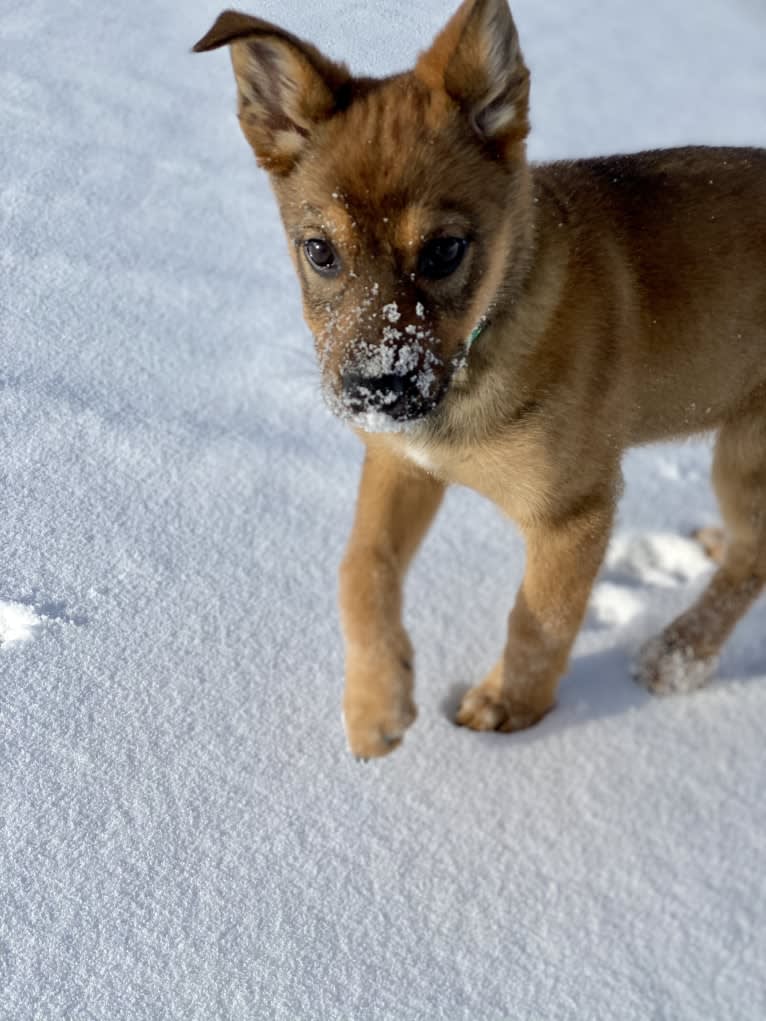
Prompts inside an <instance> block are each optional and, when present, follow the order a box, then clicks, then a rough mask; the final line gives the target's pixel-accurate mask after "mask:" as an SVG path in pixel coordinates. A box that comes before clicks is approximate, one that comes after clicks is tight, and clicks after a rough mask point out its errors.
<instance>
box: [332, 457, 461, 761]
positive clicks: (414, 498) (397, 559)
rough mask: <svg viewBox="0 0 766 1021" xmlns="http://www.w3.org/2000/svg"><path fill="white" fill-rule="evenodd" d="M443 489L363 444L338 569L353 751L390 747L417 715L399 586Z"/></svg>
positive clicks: (367, 753) (346, 713)
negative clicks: (356, 489)
mask: <svg viewBox="0 0 766 1021" xmlns="http://www.w3.org/2000/svg"><path fill="white" fill-rule="evenodd" d="M443 493H444V486H443V484H442V483H441V482H438V481H436V479H434V478H432V477H431V476H430V475H427V474H426V473H425V472H423V471H421V470H420V469H419V468H417V467H416V466H415V465H410V464H409V462H406V461H404V460H402V459H401V458H398V457H396V456H395V455H393V454H391V453H389V452H388V451H387V450H385V449H381V448H377V447H376V448H375V449H370V448H368V451H367V456H366V459H365V462H364V468H363V470H362V480H361V484H360V487H359V498H358V502H357V510H356V519H355V522H354V527H353V530H352V533H351V538H350V540H349V544H348V548H347V550H346V555H345V557H344V559H343V564H342V566H341V572H340V605H341V619H342V624H343V637H344V640H345V645H346V689H345V695H344V699H343V717H344V721H345V727H346V735H347V737H348V742H349V745H350V748H351V751H352V752H353V754H354V755H356V756H357V757H358V758H364V759H367V758H374V757H375V756H379V755H386V754H387V753H388V752H390V751H392V750H393V749H394V748H395V747H396V746H397V745H398V744H400V743H401V740H402V736H403V734H404V731H405V730H406V729H407V727H409V726H410V724H411V723H412V722H413V720H414V719H415V715H416V710H415V704H414V702H413V698H412V694H413V681H414V674H413V662H412V660H413V655H412V646H411V644H410V640H409V637H408V635H407V632H406V631H405V629H404V627H403V625H402V586H403V582H404V575H405V572H406V569H407V566H408V564H409V562H410V560H411V559H412V556H413V554H414V553H415V550H416V549H417V547H418V545H419V543H420V540H421V539H422V537H423V536H424V535H425V533H426V530H427V528H428V526H429V524H430V523H431V521H432V519H433V517H434V514H435V513H436V511H437V509H438V507H439V504H440V502H441V498H442V495H443Z"/></svg>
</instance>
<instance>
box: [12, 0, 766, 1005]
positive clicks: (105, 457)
mask: <svg viewBox="0 0 766 1021" xmlns="http://www.w3.org/2000/svg"><path fill="white" fill-rule="evenodd" d="M221 6H223V5H221ZM253 6H254V9H255V10H256V13H258V14H259V15H261V16H263V17H265V18H269V19H271V20H274V21H278V22H281V23H283V24H284V25H285V26H286V27H288V28H290V29H291V30H293V31H296V32H298V33H301V34H303V35H305V36H308V37H310V38H311V39H313V40H314V41H315V42H317V43H318V44H319V45H320V46H322V47H324V48H325V49H326V50H328V51H329V52H330V54H331V55H332V56H335V57H338V58H341V59H348V60H349V61H350V62H351V64H352V65H353V67H355V68H356V69H357V70H360V71H368V72H372V73H385V72H388V71H393V70H395V69H397V68H399V67H402V66H406V65H408V64H409V63H410V62H411V60H412V58H413V57H414V55H415V53H416V51H417V49H418V48H419V47H421V46H422V45H423V44H424V43H425V42H426V41H427V40H428V39H429V38H430V36H432V35H433V34H434V33H435V32H436V31H437V29H438V28H439V27H440V26H441V23H442V22H443V21H444V20H445V18H446V16H447V14H448V13H449V11H450V6H451V5H445V4H444V3H443V2H441V0H423V2H421V3H418V4H413V3H410V2H405V0H380V2H376V3H371V4H348V3H342V2H341V0H323V3H321V4H313V3H312V4H306V3H304V2H298V0H279V2H277V0H270V2H267V0H260V2H259V3H258V4H254V5H253ZM218 10H219V6H218V5H216V4H215V3H213V0H189V2H187V3H183V4H180V3H177V2H171V0H157V2H156V3H154V4H152V5H151V8H149V7H147V6H146V5H143V6H142V5H135V4H106V5H98V6H96V5H94V4H93V3H92V2H87V3H86V2H85V0H61V2H59V3H54V2H53V0H27V2H25V3H24V4H18V3H17V4H8V3H6V4H5V5H4V6H3V8H2V10H0V44H1V46H2V60H1V61H0V166H1V167H2V173H0V223H1V224H2V230H1V231H0V343H1V345H2V359H1V360H0V423H1V425H2V436H3V442H2V444H0V473H1V475H2V488H0V510H1V512H2V513H1V515H0V520H2V533H1V534H2V547H1V549H2V574H1V575H0V577H1V579H2V580H1V581H0V795H1V798H0V805H1V808H0V1018H2V1019H9V1021H11V1019H12V1021H26V1019H33V1018H34V1019H46V1021H47V1019H59V1018H76V1019H78V1021H83V1019H91V1018H93V1019H108V1021H118V1019H127V1021H144V1019H147V1021H148V1019H151V1021H159V1019H166V1018H167V1019H179V1018H183V1019H185V1021H192V1019H200V1021H210V1019H217V1018H221V1019H253V1018H258V1019H261V1018H262V1019H268V1021H302V1019H322V1021H333V1019H337V1021H349V1019H364V1021H379V1019H392V1021H394V1019H395V1021H407V1019H424V1021H436V1019H449V1021H458V1019H466V1021H469V1019H470V1021H477V1019H481V1021H486V1019H508V1018H514V1019H534V1021H537V1019H541V1018H545V1019H546V1021H555V1019H562V1021H563V1019H567V1021H571V1019H573V1018H577V1019H604V1018H610V1019H619V1021H646V1019H647V1018H653V1019H657V1021H659V1019H673V1021H691V1019H699V1021H710V1019H713V1018H715V1019H719V1018H721V1019H723V1018H736V1019H738V1021H762V1019H763V1018H764V1017H766V980H765V979H764V975H766V884H765V883H764V861H765V860H766V799H764V797H763V789H764V783H766V766H765V765H764V754H763V747H764V745H763V721H764V719H766V629H765V628H764V601H763V600H761V601H759V603H758V604H757V605H756V606H755V607H754V608H753V610H752V611H751V613H750V615H749V616H748V618H747V619H746V620H745V621H744V622H743V624H742V625H741V627H740V628H739V629H738V630H737V632H736V634H735V636H734V638H733V639H732V641H731V642H730V644H729V645H728V646H727V648H726V651H725V653H724V655H723V657H722V661H721V665H720V670H719V673H718V676H717V679H716V680H714V681H713V683H712V684H710V685H709V686H708V687H706V688H705V689H704V690H702V691H700V692H699V693H696V694H694V695H691V696H688V697H674V698H667V699H655V698H652V697H651V696H649V695H648V694H647V693H646V692H644V691H643V690H642V689H641V688H640V687H638V686H637V685H636V684H635V683H634V682H633V681H632V680H631V679H630V676H629V665H630V662H631V660H632V658H633V656H634V655H635V652H636V650H637V649H638V648H639V647H640V646H641V645H642V644H643V643H644V642H645V641H646V640H647V639H648V638H649V637H650V636H651V635H653V634H655V633H656V632H657V631H658V630H659V629H660V628H661V627H662V626H663V625H664V624H665V623H667V622H668V621H669V620H670V619H671V617H672V616H673V614H674V613H676V612H678V611H679V610H680V609H681V608H683V607H685V606H687V605H688V604H689V602H690V601H691V599H692V598H693V597H694V596H695V595H696V593H697V592H698V591H699V589H700V587H701V586H702V585H703V584H704V581H705V578H706V577H707V576H708V573H709V570H710V569H709V567H708V566H707V565H706V564H705V563H703V562H702V561H701V560H700V557H699V554H698V553H697V551H696V549H695V547H694V546H693V544H691V542H690V541H689V540H687V539H686V538H684V536H685V535H686V534H688V532H689V531H690V530H691V529H692V528H693V527H695V526H698V525H705V524H713V523H715V521H716V518H717V514H716V509H715V504H714V502H713V497H712V493H711V490H710V487H709V483H708V480H707V475H708V469H709V462H710V447H709V443H707V442H699V443H690V444H684V445H669V446H664V447H653V448H646V449H642V450H638V451H634V452H632V453H631V454H630V455H629V456H628V457H627V459H626V464H625V474H626V480H627V488H626V494H625V497H624V499H623V502H622V505H621V512H620V518H619V521H618V524H617V529H616V533H615V538H614V543H613V545H612V549H611V553H610V557H609V560H608V562H607V564H606V565H605V567H604V571H603V573H602V576H601V578H600V580H599V583H598V585H597V587H596V591H595V593H594V597H593V601H592V607H591V611H590V615H589V617H588V619H587V621H586V623H585V625H584V628H583V631H582V634H581V636H580V639H579V641H578V644H577V647H576V651H575V656H574V658H573V661H572V664H571V667H570V670H569V672H568V675H567V677H566V678H565V680H564V682H563V685H562V689H561V697H560V701H559V705H558V707H557V709H556V710H555V712H553V713H552V714H551V715H550V716H549V717H547V718H546V719H545V720H544V721H543V723H541V724H540V725H539V726H538V727H536V728H534V729H533V730H530V731H528V732H526V733H523V734H518V735H513V736H505V735H495V734H485V735H477V734H474V733H469V732H467V731H464V730H460V729H458V728H456V727H454V726H453V724H452V723H451V716H452V714H453V713H454V710H455V708H456V705H457V702H458V699H459V695H460V692H461V691H462V690H464V689H465V686H466V685H467V684H469V683H470V682H473V681H475V680H477V679H479V678H480V677H481V676H482V674H483V673H484V672H485V671H486V670H487V669H488V668H489V667H490V665H491V664H492V662H493V660H494V659H495V657H496V656H497V655H498V653H499V651H500V648H501V644H502V640H503V635H504V630H505V616H506V613H507V610H508V608H509V606H510V604H511V601H512V598H513V593H514V589H515V586H516V585H517V584H518V582H519V579H520V577H521V570H522V562H523V551H522V547H521V543H520V540H519V538H518V536H517V534H516V533H515V531H514V530H513V528H512V527H511V526H510V525H509V524H508V523H507V522H505V521H504V520H503V519H502V518H501V516H500V515H499V513H498V512H497V511H496V510H495V509H494V508H492V507H490V506H488V505H487V504H486V503H484V502H483V501H482V500H481V499H480V498H479V497H477V496H476V495H474V494H472V493H469V492H465V491H455V492H452V493H451V494H450V495H449V497H448V499H447V502H446V506H445V508H444V511H443V512H442V515H441V518H440V520H439V521H438V523H437V525H436V527H435V530H434V532H433V534H432V535H431V536H430V537H429V538H428V540H427V541H426V544H425V548H424V550H423V552H422V554H421V556H420V557H419V559H418V562H417V564H416V565H415V568H414V571H413V575H412V578H411V581H410V583H409V586H408V604H407V613H408V620H409V622H410V626H411V632H412V637H413V640H414V642H415V646H416V648H417V650H418V660H417V666H418V701H419V706H420V716H419V719H418V721H417V723H416V725H415V726H414V728H413V729H412V730H411V731H410V732H409V733H408V735H407V737H406V740H405V742H404V744H403V746H402V747H401V748H400V749H399V750H398V751H397V752H396V753H395V754H394V755H393V756H392V757H391V758H389V759H386V760H382V761H379V762H374V763H371V764H368V765H366V766H364V767H362V766H360V765H358V764H357V763H356V762H354V761H353V760H352V759H351V757H350V756H349V755H348V754H347V753H346V749H345V740H344V735H343V729H342V726H341V724H340V721H339V706H340V694H341V676H342V650H341V644H340V639H339V632H338V625H337V618H336V609H335V591H336V590H335V584H336V583H335V570H336V565H337V563H338V561H339V559H340V556H341V552H342V549H343V545H344V541H345V538H346V535H347V532H348V529H349V525H350V521H351V515H352V510H353V500H354V493H355V488H356V481H357V475H358V469H359V464H360V458H361V447H360V445H359V443H358V441H357V440H356V439H355V437H354V436H353V435H352V433H351V432H350V430H348V429H347V428H345V427H344V426H343V425H342V423H339V422H337V421H336V420H334V419H333V418H332V417H331V416H330V415H329V413H328V412H327V410H326V409H325V407H324V405H323V403H322V400H321V397H320V386H319V372H318V370H317V367H316V365H315V359H314V355H313V353H312V344H311V339H310V337H309V336H308V333H307V330H306V328H305V327H304V326H303V324H302V320H301V312H300V297H299V293H298V285H297V282H296V280H295V277H294V274H293V271H292V269H291V267H290V263H289V258H288V255H287V248H286V242H285V240H284V238H283V236H282V233H281V225H280V222H279V217H278V213H277V210H276V207H275V205H274V202H273V198H272V195H271V193H270V191H269V186H268V182H267V180H266V178H265V177H264V175H263V174H261V173H259V172H257V171H256V168H255V166H254V162H253V159H252V157H251V155H250V154H249V153H248V151H247V149H246V146H245V144H244V142H243V140H242V139H241V138H240V136H239V133H238V129H237V123H236V118H235V115H234V87H233V83H232V80H231V70H230V67H229V61H228V57H227V55H226V54H225V53H218V54H213V55H206V56H194V57H192V56H191V55H190V54H189V52H188V49H189V47H190V45H191V44H192V43H193V42H194V40H195V39H196V38H198V37H199V36H200V35H201V34H202V33H203V32H204V31H205V30H206V29H207V28H208V26H209V25H210V23H211V22H212V20H213V18H214V17H215V15H216V14H217V13H218ZM514 14H515V18H516V22H517V25H518V28H519V33H520V37H521V42H522V47H523V50H524V53H525V56H526V58H527V60H528V63H529V65H530V67H531V69H532V73H533V91H532V95H533V122H534V135H533V140H532V143H531V151H532V154H533V155H534V156H535V157H538V158H539V157H558V156H575V155H581V154H582V155H586V154H592V153H597V152H607V151H615V150H630V149H637V148H644V147H653V146H659V145H671V144H676V143H678V144H680V143H687V142H708V143H749V144H764V143H765V142H766V101H764V100H765V99H766V95H765V94H764V93H765V88H764V87H765V86H766V48H765V47H764V45H763V39H764V31H766V11H764V8H763V5H762V3H759V2H755V0H705V2H704V3H699V2H697V0H672V2H668V0H645V2H644V3H641V4H636V3H635V2H634V0H612V3H610V4H602V3H596V2H595V0H566V2H565V0H549V2H547V3H540V2H539V0H518V2H517V3H516V4H515V5H514ZM391 325H395V324H393V323H392V324H391Z"/></svg>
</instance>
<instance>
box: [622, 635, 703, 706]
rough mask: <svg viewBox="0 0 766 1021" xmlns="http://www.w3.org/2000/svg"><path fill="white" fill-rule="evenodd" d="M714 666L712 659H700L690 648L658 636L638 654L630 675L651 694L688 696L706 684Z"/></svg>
mask: <svg viewBox="0 0 766 1021" xmlns="http://www.w3.org/2000/svg"><path fill="white" fill-rule="evenodd" d="M717 664H718V658H717V657H716V656H712V657H709V658H707V659H700V658H699V657H698V656H695V655H694V652H693V650H692V649H690V648H684V647H681V646H679V645H678V644H677V643H675V642H673V641H672V639H670V638H668V637H665V636H664V635H660V636H659V637H658V638H652V639H651V641H649V642H647V643H646V645H645V646H644V647H643V649H642V650H641V652H640V653H639V657H638V661H637V662H636V664H635V666H634V667H633V676H634V678H635V679H636V681H637V682H638V683H639V684H640V685H641V686H642V687H644V688H646V689H647V691H650V692H651V693H652V694H653V695H688V694H689V693H690V692H692V691H697V690H698V689H699V688H702V687H704V686H705V685H706V684H707V683H708V681H709V680H710V678H711V677H712V676H713V674H714V673H715V668H716V666H717Z"/></svg>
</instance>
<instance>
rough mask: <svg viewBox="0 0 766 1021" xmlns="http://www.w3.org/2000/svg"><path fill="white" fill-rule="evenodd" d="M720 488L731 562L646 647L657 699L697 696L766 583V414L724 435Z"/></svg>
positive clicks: (756, 412) (751, 416) (741, 421)
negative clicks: (660, 696)
mask: <svg viewBox="0 0 766 1021" xmlns="http://www.w3.org/2000/svg"><path fill="white" fill-rule="evenodd" d="M713 484H714V486H715V489H716V494H717V496H718V501H719V504H720V507H721V513H722V514H723V519H724V523H725V526H726V546H725V550H724V552H723V561H722V564H721V566H720V567H719V569H718V570H717V571H716V573H715V574H714V575H713V578H712V580H711V581H710V584H709V585H708V587H707V588H706V589H705V591H704V592H703V593H702V595H701V596H700V598H699V599H698V600H697V602H696V603H695V605H694V606H692V607H691V609H690V610H688V611H687V612H686V613H684V614H682V615H681V616H680V617H679V618H678V619H677V620H675V621H674V622H673V623H672V624H671V625H670V626H669V627H668V628H666V629H665V631H664V632H663V633H662V634H661V635H660V636H659V637H658V638H655V639H653V640H652V641H650V642H649V643H648V644H647V645H646V646H645V647H644V649H643V651H642V653H641V656H640V659H639V663H638V679H639V681H640V682H641V683H642V684H644V685H645V687H647V688H648V689H649V690H650V691H653V692H655V693H657V694H672V693H676V692H688V691H694V690H695V689H696V688H699V687H701V686H702V685H703V684H705V682H706V681H707V680H708V679H709V678H710V676H711V674H712V673H713V671H714V669H715V666H716V663H717V658H718V653H719V651H720V649H721V646H722V645H723V643H724V642H725V641H726V639H727V638H728V637H729V635H730V634H731V632H732V631H733V630H734V628H735V626H736V624H737V622H738V621H739V620H740V618H741V617H742V616H743V614H744V613H745V612H746V611H747V610H748V609H749V607H750V606H751V604H752V603H753V601H754V600H755V599H756V598H757V596H758V595H759V593H760V592H761V590H762V589H763V587H764V585H765V584H766V410H764V409H763V408H751V410H750V411H749V412H748V413H747V414H745V415H744V416H743V417H741V418H738V419H736V420H733V421H730V422H727V423H726V424H725V425H724V426H723V427H722V428H721V431H720V434H719V436H718V442H717V444H716V450H715V457H714V460H713Z"/></svg>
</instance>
